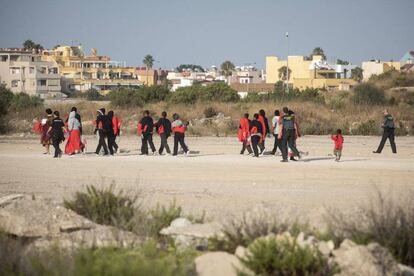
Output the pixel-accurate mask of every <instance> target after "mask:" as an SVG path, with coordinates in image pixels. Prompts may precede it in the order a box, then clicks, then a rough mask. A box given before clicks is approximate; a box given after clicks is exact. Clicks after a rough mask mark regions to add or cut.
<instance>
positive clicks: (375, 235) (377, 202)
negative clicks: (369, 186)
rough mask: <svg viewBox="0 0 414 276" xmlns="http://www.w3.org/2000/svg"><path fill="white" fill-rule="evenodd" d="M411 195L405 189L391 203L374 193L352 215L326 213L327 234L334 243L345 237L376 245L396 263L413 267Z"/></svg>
mask: <svg viewBox="0 0 414 276" xmlns="http://www.w3.org/2000/svg"><path fill="white" fill-rule="evenodd" d="M413 196H414V192H413V191H412V190H409V191H407V192H406V193H405V194H404V195H403V196H399V197H398V201H395V198H394V199H393V198H392V197H391V196H390V197H388V198H385V197H384V194H383V193H381V192H379V191H378V192H377V194H376V196H375V197H374V198H373V200H372V202H371V204H369V205H367V206H362V205H361V206H359V207H358V208H357V210H356V211H355V212H353V216H350V215H349V214H346V213H344V212H341V211H338V210H330V212H329V216H328V223H329V225H330V229H331V232H332V234H333V235H334V236H335V237H336V240H338V241H341V240H343V239H345V238H348V239H352V240H353V241H355V242H357V243H360V244H367V243H369V242H377V243H379V244H381V245H382V246H384V247H385V248H387V249H388V250H389V251H390V252H391V253H392V254H393V255H394V257H395V258H396V259H397V260H398V261H399V262H401V263H403V264H405V265H408V266H414V235H413V233H414V201H413V200H412V199H413ZM361 222H363V223H361Z"/></svg>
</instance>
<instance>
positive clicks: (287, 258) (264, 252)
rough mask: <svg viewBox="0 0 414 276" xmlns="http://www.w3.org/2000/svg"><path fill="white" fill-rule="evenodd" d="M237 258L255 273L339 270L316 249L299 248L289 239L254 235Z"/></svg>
mask: <svg viewBox="0 0 414 276" xmlns="http://www.w3.org/2000/svg"><path fill="white" fill-rule="evenodd" d="M240 261H241V262H242V263H243V264H244V265H245V266H246V267H247V268H249V269H250V270H251V271H253V272H254V273H255V274H256V275H283V276H284V275H286V276H287V275H334V274H335V273H337V272H338V271H337V269H336V267H331V266H330V265H329V264H328V260H327V259H326V258H324V257H323V256H322V254H321V253H320V252H319V251H318V250H317V249H312V248H310V247H304V248H302V247H300V246H299V245H298V244H297V243H296V242H291V241H289V240H288V239H282V240H276V239H275V238H260V239H257V240H256V241H255V242H254V243H252V244H251V245H250V246H249V247H248V253H247V256H245V257H244V258H241V259H240Z"/></svg>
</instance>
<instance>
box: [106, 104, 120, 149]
mask: <svg viewBox="0 0 414 276" xmlns="http://www.w3.org/2000/svg"><path fill="white" fill-rule="evenodd" d="M108 117H109V119H110V120H111V121H112V129H113V131H114V135H115V139H114V141H113V144H114V149H115V153H117V152H118V149H119V146H118V143H119V137H121V126H122V121H121V118H119V117H118V116H116V115H115V114H114V112H113V111H112V110H111V111H109V112H108Z"/></svg>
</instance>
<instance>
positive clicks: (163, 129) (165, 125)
mask: <svg viewBox="0 0 414 276" xmlns="http://www.w3.org/2000/svg"><path fill="white" fill-rule="evenodd" d="M161 116H162V117H161V118H160V119H159V120H158V122H157V123H156V124H155V128H156V130H157V133H158V134H159V135H160V138H161V146H160V149H159V150H158V153H159V154H160V155H161V154H162V152H163V151H164V148H165V150H166V151H167V153H168V154H171V150H170V147H169V146H168V137H170V135H171V122H170V120H168V119H167V112H165V111H163V112H162V113H161Z"/></svg>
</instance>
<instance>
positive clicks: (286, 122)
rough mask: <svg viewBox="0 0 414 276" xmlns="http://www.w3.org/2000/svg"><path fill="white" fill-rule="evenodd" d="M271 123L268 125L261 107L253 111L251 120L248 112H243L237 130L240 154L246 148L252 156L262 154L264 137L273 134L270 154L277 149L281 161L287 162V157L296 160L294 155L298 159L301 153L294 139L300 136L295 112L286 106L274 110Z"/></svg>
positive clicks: (264, 148) (274, 152) (264, 147)
mask: <svg viewBox="0 0 414 276" xmlns="http://www.w3.org/2000/svg"><path fill="white" fill-rule="evenodd" d="M271 123H272V124H271V127H269V121H268V119H267V117H266V112H265V111H264V110H263V109H261V110H259V112H258V113H255V114H254V115H253V119H252V120H250V119H249V114H248V113H245V114H244V116H243V118H241V119H240V124H239V131H238V137H239V141H240V142H242V149H241V151H240V154H244V152H245V151H246V150H247V152H248V154H249V155H252V156H253V157H259V156H260V155H264V154H265V150H266V145H265V142H266V139H267V138H270V137H271V136H272V135H273V137H274V144H273V149H272V151H271V154H273V155H275V154H276V152H277V149H279V150H280V152H281V154H282V160H281V161H282V162H288V160H289V159H288V157H290V160H292V161H297V159H295V157H298V158H299V159H300V158H301V157H302V156H301V153H300V152H299V150H298V149H297V148H296V139H297V138H298V137H300V132H299V125H298V123H297V121H296V120H295V112H293V111H292V110H290V109H289V108H288V107H284V108H283V109H282V112H280V111H279V110H275V112H274V117H273V118H272V121H271Z"/></svg>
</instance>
